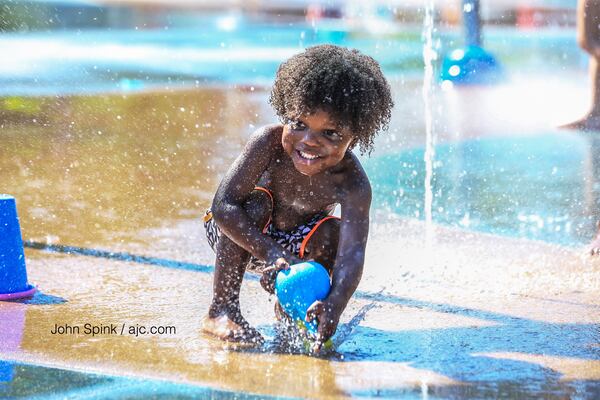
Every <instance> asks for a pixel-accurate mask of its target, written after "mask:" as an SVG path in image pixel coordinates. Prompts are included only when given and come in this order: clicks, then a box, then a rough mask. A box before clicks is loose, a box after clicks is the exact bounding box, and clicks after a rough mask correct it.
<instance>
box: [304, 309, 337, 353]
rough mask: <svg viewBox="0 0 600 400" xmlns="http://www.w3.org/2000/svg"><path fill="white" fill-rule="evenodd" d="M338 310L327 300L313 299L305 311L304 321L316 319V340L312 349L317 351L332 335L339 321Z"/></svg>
mask: <svg viewBox="0 0 600 400" xmlns="http://www.w3.org/2000/svg"><path fill="white" fill-rule="evenodd" d="M340 314H341V313H340V312H339V311H337V309H336V308H335V307H333V306H332V305H331V304H329V303H328V302H327V301H318V300H317V301H315V302H314V303H313V304H312V305H311V306H310V307H309V308H308V310H307V311H306V322H310V321H312V320H314V319H316V320H317V340H316V341H315V344H314V346H313V348H312V351H313V352H315V353H318V352H319V351H320V350H321V346H323V344H324V343H325V342H326V341H327V340H329V338H330V337H332V336H333V334H334V333H335V330H336V329H337V325H338V322H339V321H340Z"/></svg>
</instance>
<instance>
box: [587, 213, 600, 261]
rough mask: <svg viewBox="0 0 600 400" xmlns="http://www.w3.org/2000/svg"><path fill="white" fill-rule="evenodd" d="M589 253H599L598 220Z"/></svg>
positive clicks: (594, 254) (599, 232)
mask: <svg viewBox="0 0 600 400" xmlns="http://www.w3.org/2000/svg"><path fill="white" fill-rule="evenodd" d="M589 253H590V255H591V256H597V255H600V221H598V230H597V232H596V237H595V238H594V240H592V243H590V247H589Z"/></svg>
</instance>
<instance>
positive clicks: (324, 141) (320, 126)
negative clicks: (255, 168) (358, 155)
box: [281, 110, 353, 176]
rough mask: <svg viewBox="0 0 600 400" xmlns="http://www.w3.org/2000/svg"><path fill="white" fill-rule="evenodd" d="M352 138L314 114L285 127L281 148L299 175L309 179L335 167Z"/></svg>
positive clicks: (320, 114) (319, 113)
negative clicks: (306, 176)
mask: <svg viewBox="0 0 600 400" xmlns="http://www.w3.org/2000/svg"><path fill="white" fill-rule="evenodd" d="M352 140H353V135H352V134H351V132H349V131H348V130H346V129H340V128H338V127H337V126H336V124H334V123H333V122H332V119H331V118H330V116H329V114H328V113H327V112H325V111H322V110H317V111H315V112H314V113H312V114H307V115H302V116H300V117H299V118H297V119H296V120H292V121H290V122H288V123H287V124H285V125H284V127H283V134H282V137H281V144H282V146H283V148H284V150H285V152H286V153H287V154H288V155H289V156H290V158H291V159H292V161H293V163H294V166H295V167H296V170H298V172H300V173H302V174H304V175H308V176H312V175H316V174H318V173H321V172H324V171H326V170H327V169H329V168H331V167H334V166H335V165H337V164H338V163H339V162H340V161H342V159H343V158H344V155H345V154H346V151H347V150H348V147H350V144H351V143H352Z"/></svg>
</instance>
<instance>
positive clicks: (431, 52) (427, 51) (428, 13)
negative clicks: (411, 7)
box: [422, 0, 436, 254]
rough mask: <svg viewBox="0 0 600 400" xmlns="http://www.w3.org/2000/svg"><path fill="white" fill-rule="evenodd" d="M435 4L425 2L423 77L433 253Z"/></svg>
mask: <svg viewBox="0 0 600 400" xmlns="http://www.w3.org/2000/svg"><path fill="white" fill-rule="evenodd" d="M433 13H434V5H433V0H427V2H426V4H425V18H424V20H423V39H424V40H425V43H424V44H423V62H424V64H425V70H424V77H423V91H422V93H423V103H424V108H425V114H424V115H425V155H424V161H425V199H424V204H423V213H424V216H425V245H426V248H427V249H428V251H427V254H431V251H429V250H430V249H431V246H432V243H433V236H434V231H433V215H432V208H433V189H432V182H433V161H434V157H435V149H434V136H433V133H434V132H433V113H432V105H431V100H432V92H433V85H434V81H433V79H434V73H433V71H434V69H433V61H434V60H435V57H436V53H435V49H434V45H433V28H434V26H433V24H434V18H433Z"/></svg>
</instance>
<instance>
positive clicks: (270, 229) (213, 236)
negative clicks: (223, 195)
mask: <svg viewBox="0 0 600 400" xmlns="http://www.w3.org/2000/svg"><path fill="white" fill-rule="evenodd" d="M255 190H261V191H264V192H266V193H267V194H268V195H269V196H270V197H271V202H272V201H273V196H272V194H271V192H270V191H269V190H268V189H265V188H262V187H256V188H255ZM329 219H339V217H335V216H333V215H331V214H330V213H329V212H326V211H323V212H320V213H318V214H315V215H314V216H313V217H312V218H310V220H308V222H306V223H304V224H301V225H298V226H297V227H295V228H293V229H291V230H289V231H282V230H279V229H277V228H275V225H273V223H272V222H271V220H270V219H269V222H267V225H266V226H265V227H264V229H263V233H264V234H266V235H268V236H270V237H272V238H273V239H275V241H276V242H277V243H279V244H280V245H281V246H283V247H284V248H285V249H286V250H288V251H290V252H292V253H293V254H295V255H296V256H298V257H300V258H304V253H305V248H306V244H307V243H308V241H309V240H310V237H311V236H312V235H313V233H314V232H316V231H317V229H318V228H319V226H320V225H321V224H322V223H323V222H325V221H327V220H329ZM204 229H205V230H206V238H207V239H208V244H209V245H210V247H211V248H212V249H213V251H215V252H216V251H217V243H218V241H219V238H220V236H221V230H220V229H219V227H218V226H217V224H216V222H215V220H214V218H213V217H212V212H211V210H206V213H205V214H204ZM248 266H249V268H250V269H257V270H262V269H263V268H265V267H266V263H265V262H264V261H262V260H259V259H258V258H256V257H254V256H252V257H251V259H250V262H249V265H248Z"/></svg>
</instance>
